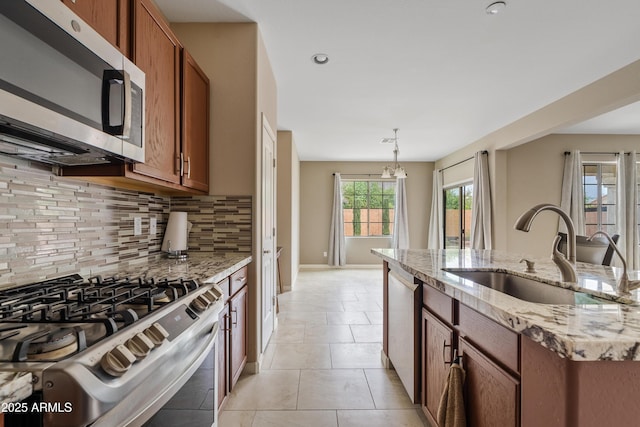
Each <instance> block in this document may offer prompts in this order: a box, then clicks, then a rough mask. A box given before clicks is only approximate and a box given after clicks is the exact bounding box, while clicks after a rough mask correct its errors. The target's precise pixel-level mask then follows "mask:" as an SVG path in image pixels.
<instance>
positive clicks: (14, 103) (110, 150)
mask: <svg viewBox="0 0 640 427" xmlns="http://www.w3.org/2000/svg"><path fill="white" fill-rule="evenodd" d="M0 40H2V43H0V55H1V56H2V62H1V63H0V153H2V154H5V155H9V156H16V157H23V158H28V159H32V160H37V161H41V162H45V163H50V164H57V165H83V164H85V165H86V164H99V163H109V162H113V161H122V160H123V159H126V160H131V161H137V162H144V116H145V115H144V86H145V77H144V73H143V72H142V71H141V70H140V69H139V68H138V67H136V66H135V65H134V64H133V63H132V62H131V61H129V60H128V59H127V58H126V57H125V56H124V55H123V54H122V53H121V52H120V51H118V50H117V49H116V48H115V47H113V46H112V45H111V44H109V42H107V41H106V40H105V39H104V38H102V36H100V35H99V34H98V33H97V32H96V31H94V30H93V29H92V28H91V27H90V26H89V25H88V24H86V23H85V22H84V21H82V20H81V19H80V18H79V17H78V16H76V15H75V14H74V13H73V12H72V11H71V10H70V9H68V8H67V7H66V6H65V5H64V4H63V3H62V2H60V1H51V0H12V1H3V2H0Z"/></svg>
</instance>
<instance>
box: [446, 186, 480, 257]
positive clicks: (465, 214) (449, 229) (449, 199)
mask: <svg viewBox="0 0 640 427" xmlns="http://www.w3.org/2000/svg"><path fill="white" fill-rule="evenodd" d="M472 201H473V184H472V183H468V184H463V185H461V186H458V187H451V188H447V189H445V190H444V248H445V249H464V248H468V247H470V245H471V233H468V232H467V230H468V229H469V227H470V226H471V207H472V205H473V203H472Z"/></svg>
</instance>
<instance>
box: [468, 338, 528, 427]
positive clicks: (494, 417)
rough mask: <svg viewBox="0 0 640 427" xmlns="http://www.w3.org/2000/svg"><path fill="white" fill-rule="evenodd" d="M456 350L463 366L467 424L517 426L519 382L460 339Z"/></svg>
mask: <svg viewBox="0 0 640 427" xmlns="http://www.w3.org/2000/svg"><path fill="white" fill-rule="evenodd" d="M458 351H459V353H460V354H461V355H462V365H463V367H464V369H465V372H466V375H465V383H464V401H465V411H466V416H467V424H468V425H473V426H474V427H485V426H486V427H493V426H501V427H510V426H518V425H520V381H519V380H518V379H516V378H514V377H513V376H511V375H510V374H509V373H508V372H506V371H505V370H504V369H502V368H500V367H499V366H498V365H497V364H495V363H494V362H493V361H492V360H491V359H490V358H489V357H487V356H486V355H485V354H483V353H482V352H481V351H480V350H478V349H477V348H475V347H474V346H473V345H472V344H470V343H469V342H467V341H466V340H465V339H464V338H460V339H459V342H458Z"/></svg>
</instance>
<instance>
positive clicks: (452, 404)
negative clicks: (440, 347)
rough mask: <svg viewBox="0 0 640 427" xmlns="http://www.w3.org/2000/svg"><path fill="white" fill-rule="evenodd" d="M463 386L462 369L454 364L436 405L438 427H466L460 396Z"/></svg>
mask: <svg viewBox="0 0 640 427" xmlns="http://www.w3.org/2000/svg"><path fill="white" fill-rule="evenodd" d="M463 384H464V369H462V366H460V365H459V364H458V363H456V362H454V363H452V364H451V368H449V377H448V378H447V381H446V383H445V385H444V391H443V392H442V396H441V397H440V404H439V405H438V426H439V427H466V425H467V420H466V416H465V413H464V399H463V396H462V385H463Z"/></svg>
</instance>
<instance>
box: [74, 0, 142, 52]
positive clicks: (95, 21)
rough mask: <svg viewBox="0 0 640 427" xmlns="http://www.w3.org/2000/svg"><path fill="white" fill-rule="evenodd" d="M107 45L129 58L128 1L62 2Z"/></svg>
mask: <svg viewBox="0 0 640 427" xmlns="http://www.w3.org/2000/svg"><path fill="white" fill-rule="evenodd" d="M62 2H63V3H64V4H65V5H66V6H67V7H68V8H69V9H71V10H73V12H74V13H75V14H76V15H78V16H79V17H80V18H82V20H83V21H85V22H86V23H87V24H89V25H91V27H93V29H94V30H96V31H97V32H98V33H100V35H101V36H102V37H104V38H105V39H106V40H107V41H108V42H109V43H111V44H112V45H114V46H115V47H117V48H118V49H119V50H120V51H121V52H122V53H124V54H125V55H126V56H129V0H100V1H95V0H62Z"/></svg>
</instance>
